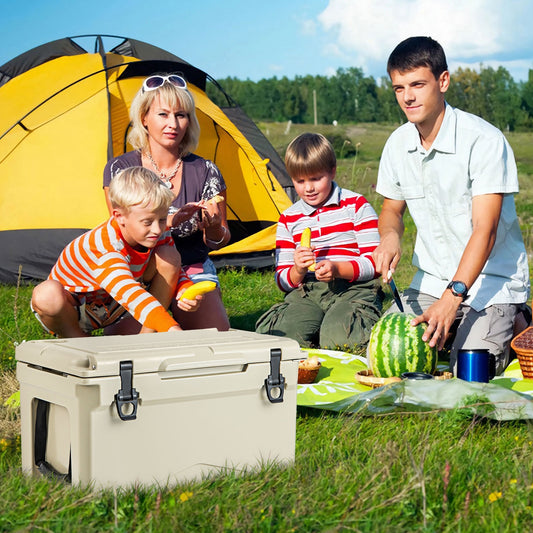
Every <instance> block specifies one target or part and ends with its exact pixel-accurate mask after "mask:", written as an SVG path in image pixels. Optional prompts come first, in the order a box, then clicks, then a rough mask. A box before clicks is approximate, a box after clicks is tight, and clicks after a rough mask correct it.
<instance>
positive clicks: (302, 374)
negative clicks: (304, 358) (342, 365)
mask: <svg viewBox="0 0 533 533" xmlns="http://www.w3.org/2000/svg"><path fill="white" fill-rule="evenodd" d="M321 366H322V363H320V362H319V363H318V365H317V366H311V367H307V366H303V365H302V364H301V363H300V364H299V365H298V383H300V384H301V385H304V384H309V383H314V381H315V379H316V377H317V376H318V372H319V371H320V367H321Z"/></svg>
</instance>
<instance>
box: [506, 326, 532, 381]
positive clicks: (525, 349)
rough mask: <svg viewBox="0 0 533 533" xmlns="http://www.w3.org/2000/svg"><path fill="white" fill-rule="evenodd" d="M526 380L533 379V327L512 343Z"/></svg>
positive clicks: (519, 335)
mask: <svg viewBox="0 0 533 533" xmlns="http://www.w3.org/2000/svg"><path fill="white" fill-rule="evenodd" d="M511 348H512V349H513V350H514V351H515V352H516V357H517V358H518V362H519V364H520V370H521V371H522V376H524V379H533V326H530V327H529V328H526V329H525V330H524V331H522V333H520V334H518V335H517V336H516V337H515V338H514V339H513V340H512V341H511Z"/></svg>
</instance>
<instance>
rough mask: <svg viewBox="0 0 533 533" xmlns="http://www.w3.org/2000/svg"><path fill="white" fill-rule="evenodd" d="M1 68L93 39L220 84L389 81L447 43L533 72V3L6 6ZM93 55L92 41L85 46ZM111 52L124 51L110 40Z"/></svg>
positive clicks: (464, 58)
mask: <svg viewBox="0 0 533 533" xmlns="http://www.w3.org/2000/svg"><path fill="white" fill-rule="evenodd" d="M0 6H1V15H0V43H1V44H0V65H3V64H4V63H6V62H7V61H9V60H10V59H12V58H14V57H16V56H17V55H19V54H21V53H23V52H25V51H27V50H29V49H31V48H33V47H35V46H39V45H41V44H44V43H47V42H49V41H52V40H55V39H60V38H63V37H74V36H78V35H86V34H107V35H115V36H121V37H131V38H134V39H138V40H141V41H145V42H148V43H150V44H152V45H155V46H158V47H160V48H163V49H165V50H167V51H169V52H172V53H173V54H175V55H177V56H179V57H181V58H182V59H184V60H186V61H188V62H189V63H192V64H193V65H194V66H196V67H198V68H200V69H201V70H203V71H205V72H207V73H208V74H209V75H211V76H212V77H213V78H215V79H223V78H226V77H228V76H230V77H235V78H238V79H241V80H246V79H250V80H252V81H258V80H260V79H264V78H272V77H274V76H276V77H278V78H281V77H284V76H286V77H288V78H289V79H293V78H294V77H295V76H305V75H308V74H309V75H312V76H315V75H325V76H331V75H333V74H334V73H335V72H336V70H337V69H338V68H349V67H359V68H361V69H362V70H363V72H364V75H365V76H373V77H374V78H375V79H376V80H379V79H380V78H381V77H382V76H386V62H387V58H388V56H389V54H390V52H391V51H392V50H393V48H394V47H395V46H396V44H398V43H399V42H400V41H402V40H403V39H405V38H407V37H410V36H413V35H429V36H431V37H433V38H434V39H436V40H437V41H439V42H440V44H441V45H442V46H443V47H444V50H445V52H446V55H447V59H448V65H449V68H450V70H451V72H452V73H453V71H454V70H456V69H457V68H458V67H463V68H467V67H470V68H473V69H475V70H479V69H480V66H481V65H483V66H485V67H489V66H490V67H493V68H498V67H499V66H503V67H505V68H506V69H507V70H508V71H509V72H510V73H511V75H512V77H513V78H514V79H515V81H523V80H527V79H528V71H529V69H533V32H532V31H531V28H530V26H531V23H532V22H531V21H533V1H532V0H329V1H328V0H262V1H258V0H189V1H183V0H129V1H128V2H125V1H124V0H120V1H116V0H84V1H80V0H26V1H24V2H19V1H17V0H0ZM79 42H80V43H82V44H85V45H87V46H91V49H92V46H93V45H92V42H91V44H90V45H89V44H88V41H87V40H81V41H79ZM106 44H110V45H112V44H116V41H113V40H111V39H109V40H106Z"/></svg>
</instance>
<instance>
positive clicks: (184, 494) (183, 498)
mask: <svg viewBox="0 0 533 533" xmlns="http://www.w3.org/2000/svg"><path fill="white" fill-rule="evenodd" d="M191 498H192V492H190V491H188V490H187V491H185V492H182V493H181V494H180V500H181V501H182V502H186V501H187V500H190V499H191Z"/></svg>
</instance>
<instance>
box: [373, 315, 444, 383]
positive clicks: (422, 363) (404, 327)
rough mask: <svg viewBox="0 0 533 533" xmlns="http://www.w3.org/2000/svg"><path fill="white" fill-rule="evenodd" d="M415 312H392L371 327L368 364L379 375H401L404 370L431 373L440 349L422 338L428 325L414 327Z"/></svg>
mask: <svg viewBox="0 0 533 533" xmlns="http://www.w3.org/2000/svg"><path fill="white" fill-rule="evenodd" d="M412 319H413V315H409V314H405V313H389V314H387V315H385V316H383V317H382V318H381V319H380V320H379V321H378V322H377V323H376V324H375V325H374V328H373V329H372V333H371V335H370V341H369V346H368V359H369V366H370V368H371V369H372V372H373V374H374V375H375V376H377V377H389V376H400V375H401V374H402V373H403V372H407V371H409V372H417V371H418V372H427V373H432V372H433V371H434V370H435V367H436V364H437V351H436V349H435V348H431V347H430V346H429V344H428V343H427V342H424V341H423V340H422V335H423V334H424V331H425V329H426V327H427V325H426V324H419V325H418V326H416V327H413V326H411V320H412Z"/></svg>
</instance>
